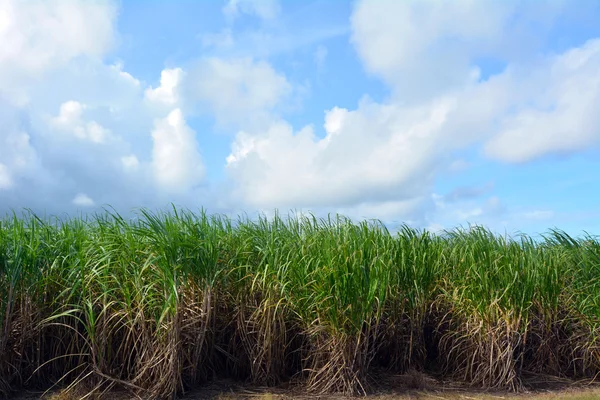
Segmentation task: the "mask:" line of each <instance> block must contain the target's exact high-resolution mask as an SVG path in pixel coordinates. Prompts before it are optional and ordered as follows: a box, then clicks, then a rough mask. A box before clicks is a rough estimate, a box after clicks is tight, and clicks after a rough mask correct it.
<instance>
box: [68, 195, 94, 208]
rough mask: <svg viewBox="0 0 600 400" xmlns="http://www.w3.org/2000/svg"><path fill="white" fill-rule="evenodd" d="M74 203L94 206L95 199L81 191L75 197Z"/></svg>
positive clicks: (81, 205)
mask: <svg viewBox="0 0 600 400" xmlns="http://www.w3.org/2000/svg"><path fill="white" fill-rule="evenodd" d="M73 204H74V205H76V206H80V207H91V206H93V205H94V204H95V203H94V200H92V199H91V198H90V197H89V196H87V195H86V194H85V193H79V194H77V196H75V198H73Z"/></svg>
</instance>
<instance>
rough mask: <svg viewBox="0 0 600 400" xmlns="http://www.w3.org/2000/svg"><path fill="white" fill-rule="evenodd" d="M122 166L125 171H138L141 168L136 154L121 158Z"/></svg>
mask: <svg viewBox="0 0 600 400" xmlns="http://www.w3.org/2000/svg"><path fill="white" fill-rule="evenodd" d="M121 164H122V165H123V169H124V170H125V171H136V170H137V169H138V168H139V166H140V161H139V160H138V158H137V157H136V156H135V154H130V155H128V156H124V157H121Z"/></svg>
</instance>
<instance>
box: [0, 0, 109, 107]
mask: <svg viewBox="0 0 600 400" xmlns="http://www.w3.org/2000/svg"><path fill="white" fill-rule="evenodd" d="M116 13H117V8H116V5H115V4H114V3H113V2H89V1H70V2H62V1H29V2H25V3H24V2H20V1H16V0H6V1H3V2H2V4H1V5H0V43H2V46H1V48H0V83H1V84H0V92H2V88H3V87H4V88H5V90H6V87H14V86H16V85H18V84H23V83H25V82H27V79H28V78H29V77H30V76H32V75H34V76H37V77H39V76H41V75H42V74H43V73H45V72H47V71H49V70H52V69H56V68H58V67H60V66H63V65H65V64H66V63H67V62H69V61H70V60H72V59H74V58H76V57H79V56H84V57H90V58H100V57H102V56H103V55H104V54H105V53H106V52H107V51H108V50H109V49H110V48H111V47H112V46H113V44H114V41H115V35H114V22H115V17H116ZM13 94H14V95H15V96H14V99H15V101H20V102H25V101H27V100H28V99H27V98H25V97H24V96H22V95H21V96H19V93H13Z"/></svg>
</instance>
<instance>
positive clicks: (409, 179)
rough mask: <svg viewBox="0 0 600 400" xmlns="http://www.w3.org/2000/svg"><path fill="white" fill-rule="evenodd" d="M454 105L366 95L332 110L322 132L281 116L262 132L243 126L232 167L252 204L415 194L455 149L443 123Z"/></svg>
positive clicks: (330, 201) (346, 200)
mask: <svg viewBox="0 0 600 400" xmlns="http://www.w3.org/2000/svg"><path fill="white" fill-rule="evenodd" d="M452 108H453V103H452V102H446V101H444V100H439V101H435V102H432V103H430V104H427V105H423V106H418V107H413V108H403V107H399V106H397V105H393V104H391V105H384V104H378V103H374V102H372V101H369V100H364V101H363V102H362V103H361V105H360V106H359V109H358V110H355V111H348V110H346V109H340V108H334V109H333V110H331V111H330V112H328V113H327V114H326V116H325V124H324V127H325V130H326V132H327V134H326V136H325V137H324V138H317V137H316V136H315V135H314V132H313V129H312V128H311V127H310V126H308V127H305V128H304V129H302V130H300V131H299V132H297V133H294V132H293V130H292V128H291V127H290V126H289V125H288V124H285V123H282V122H279V123H276V124H273V125H272V126H271V127H270V129H268V130H267V131H266V132H265V133H264V134H260V135H250V134H248V133H246V132H240V133H239V134H238V136H237V137H236V140H235V141H234V143H233V146H232V150H233V151H232V153H231V154H230V156H229V158H228V169H229V172H230V174H231V175H232V177H233V178H234V179H236V180H237V182H238V183H239V191H240V192H239V193H241V195H242V196H243V197H244V198H245V199H247V200H248V201H249V202H250V203H251V204H253V205H263V206H265V205H277V206H287V205H292V204H296V205H302V206H303V205H317V206H335V205H343V204H352V203H358V202H364V201H391V200H394V201H398V200H402V201H404V200H408V199H412V198H414V197H417V196H421V195H423V189H424V188H426V187H428V186H429V185H430V184H431V179H432V177H433V176H432V168H433V164H434V162H435V160H436V159H437V157H439V156H443V154H442V152H443V151H445V150H448V149H449V148H451V143H449V140H448V139H447V138H444V137H443V136H442V133H443V130H442V128H443V127H444V124H445V121H446V118H447V116H448V114H449V113H450V112H451V111H452ZM436 143H437V145H434V144H436ZM443 143H445V144H446V145H445V146H443V145H442V144H443Z"/></svg>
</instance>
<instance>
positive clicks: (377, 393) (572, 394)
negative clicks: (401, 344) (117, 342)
mask: <svg viewBox="0 0 600 400" xmlns="http://www.w3.org/2000/svg"><path fill="white" fill-rule="evenodd" d="M524 383H525V386H526V389H525V391H524V392H522V393H508V392H503V391H482V390H476V389H473V388H468V387H465V386H463V385H460V384H458V383H456V382H447V381H439V380H436V379H435V378H433V377H431V376H429V375H426V374H422V373H419V372H416V371H412V372H409V373H408V374H405V375H387V376H382V377H381V378H380V379H378V380H377V383H376V385H377V386H376V387H373V388H371V389H372V392H373V394H370V395H368V396H366V397H354V398H355V399H360V398H364V399H366V400H409V399H410V400H413V399H419V400H421V399H423V400H425V399H427V400H433V399H443V400H459V399H461V400H462V399H475V400H497V399H513V400H558V399H565V400H594V399H598V400H600V384H591V383H589V382H573V381H569V380H566V379H557V378H555V377H549V376H540V375H536V376H531V377H529V378H528V379H527V380H526V381H525V382H524ZM82 397H83V394H82V393H79V394H78V393H73V392H68V393H66V392H61V391H56V392H52V393H46V394H44V393H41V392H22V393H19V394H17V395H16V396H13V397H11V399H13V400H38V399H45V400H79V399H81V398H82ZM88 398H89V399H98V397H94V396H90V397H88ZM140 398H142V399H143V396H142V397H134V396H132V395H131V394H128V393H127V392H126V391H119V390H115V391H112V392H110V393H108V394H106V395H105V396H104V397H103V399H110V400H130V399H140ZM349 398H351V397H347V396H343V395H315V394H309V393H306V392H304V391H302V390H301V389H299V388H297V387H286V386H281V387H276V388H273V387H270V388H262V387H251V386H244V385H240V384H239V383H238V382H233V381H226V380H223V381H219V382H215V383H211V384H210V385H207V386H205V387H203V388H201V389H197V390H193V391H189V392H187V393H185V395H183V396H181V397H180V399H181V400H204V399H206V400H234V399H235V400H238V399H243V400H347V399H349Z"/></svg>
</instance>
